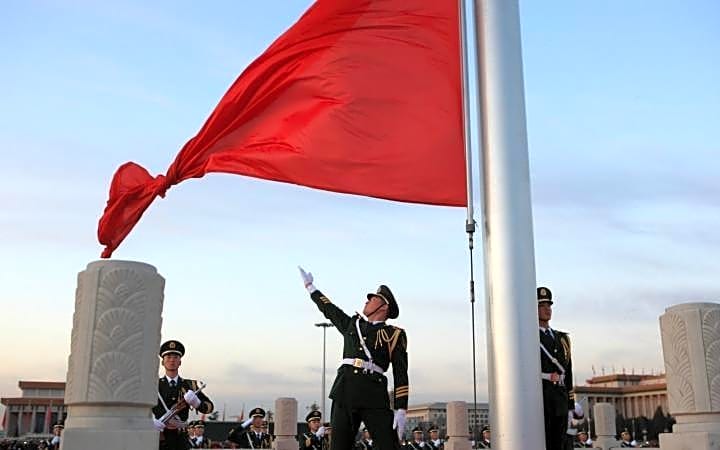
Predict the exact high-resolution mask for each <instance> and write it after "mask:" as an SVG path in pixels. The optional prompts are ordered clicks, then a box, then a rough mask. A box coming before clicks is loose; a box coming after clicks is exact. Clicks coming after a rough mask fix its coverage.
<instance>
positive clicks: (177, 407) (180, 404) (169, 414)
mask: <svg viewBox="0 0 720 450" xmlns="http://www.w3.org/2000/svg"><path fill="white" fill-rule="evenodd" d="M205 386H207V385H206V384H205V383H203V382H202V381H200V382H199V383H198V389H197V391H195V393H196V394H197V393H198V392H200V391H202V390H203V389H205ZM187 407H188V404H187V402H186V401H185V399H184V398H182V397H181V398H180V399H179V400H178V401H177V403H175V404H174V405H173V406H172V408H170V409H168V410H167V411H166V412H165V414H163V415H162V416H160V418H158V420H159V421H160V422H162V423H164V424H167V423H168V421H169V420H170V419H172V418H173V417H175V415H176V414H177V413H179V412H180V411H182V410H183V409H185V408H187Z"/></svg>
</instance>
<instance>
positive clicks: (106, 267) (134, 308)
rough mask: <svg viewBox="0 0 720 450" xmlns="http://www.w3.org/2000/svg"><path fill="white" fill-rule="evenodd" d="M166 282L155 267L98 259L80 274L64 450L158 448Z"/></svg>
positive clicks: (71, 351) (70, 364)
mask: <svg viewBox="0 0 720 450" xmlns="http://www.w3.org/2000/svg"><path fill="white" fill-rule="evenodd" d="M164 286H165V280H164V279H163V277H161V276H160V275H159V274H158V273H157V271H156V270H155V268H154V267H153V266H151V265H148V264H143V263H139V262H132V261H114V260H103V261H95V262H93V263H90V264H88V266H87V269H86V270H85V271H83V272H80V273H79V274H78V285H77V291H76V293H75V314H74V316H73V329H72V337H71V344H70V357H69V359H68V373H67V388H66V390H65V404H66V405H67V407H68V417H67V421H66V422H65V431H64V432H63V441H62V447H63V449H72V450H96V449H103V450H121V449H129V448H133V449H143V450H144V449H148V450H150V449H156V448H157V446H158V438H159V437H158V432H157V431H155V429H154V428H153V424H152V420H151V419H150V417H151V411H150V410H151V408H152V407H153V406H155V404H156V402H157V374H158V363H159V360H158V357H157V351H158V348H159V346H160V325H161V322H162V318H161V313H162V305H163V288H164Z"/></svg>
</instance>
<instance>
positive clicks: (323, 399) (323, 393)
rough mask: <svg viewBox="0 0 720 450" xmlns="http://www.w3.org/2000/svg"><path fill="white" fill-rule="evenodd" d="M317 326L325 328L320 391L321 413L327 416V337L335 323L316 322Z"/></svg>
mask: <svg viewBox="0 0 720 450" xmlns="http://www.w3.org/2000/svg"><path fill="white" fill-rule="evenodd" d="M315 326H316V327H322V329H323V365H322V388H321V389H320V392H321V393H322V394H321V395H322V397H321V398H322V410H321V411H320V413H321V414H322V416H323V418H324V417H325V337H326V335H327V329H328V328H330V327H332V326H333V324H331V323H329V322H320V323H316V324H315Z"/></svg>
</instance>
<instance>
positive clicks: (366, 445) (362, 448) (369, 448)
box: [355, 427, 373, 450]
mask: <svg viewBox="0 0 720 450" xmlns="http://www.w3.org/2000/svg"><path fill="white" fill-rule="evenodd" d="M366 432H368V429H367V427H365V428H363V434H362V436H361V437H360V440H359V441H357V442H356V443H355V450H373V440H372V437H371V438H370V439H366V438H365V433H366Z"/></svg>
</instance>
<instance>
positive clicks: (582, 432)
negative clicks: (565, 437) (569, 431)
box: [578, 430, 588, 436]
mask: <svg viewBox="0 0 720 450" xmlns="http://www.w3.org/2000/svg"><path fill="white" fill-rule="evenodd" d="M581 434H584V435H585V436H587V435H588V432H587V431H585V430H580V431H578V436H580V435H581Z"/></svg>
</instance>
